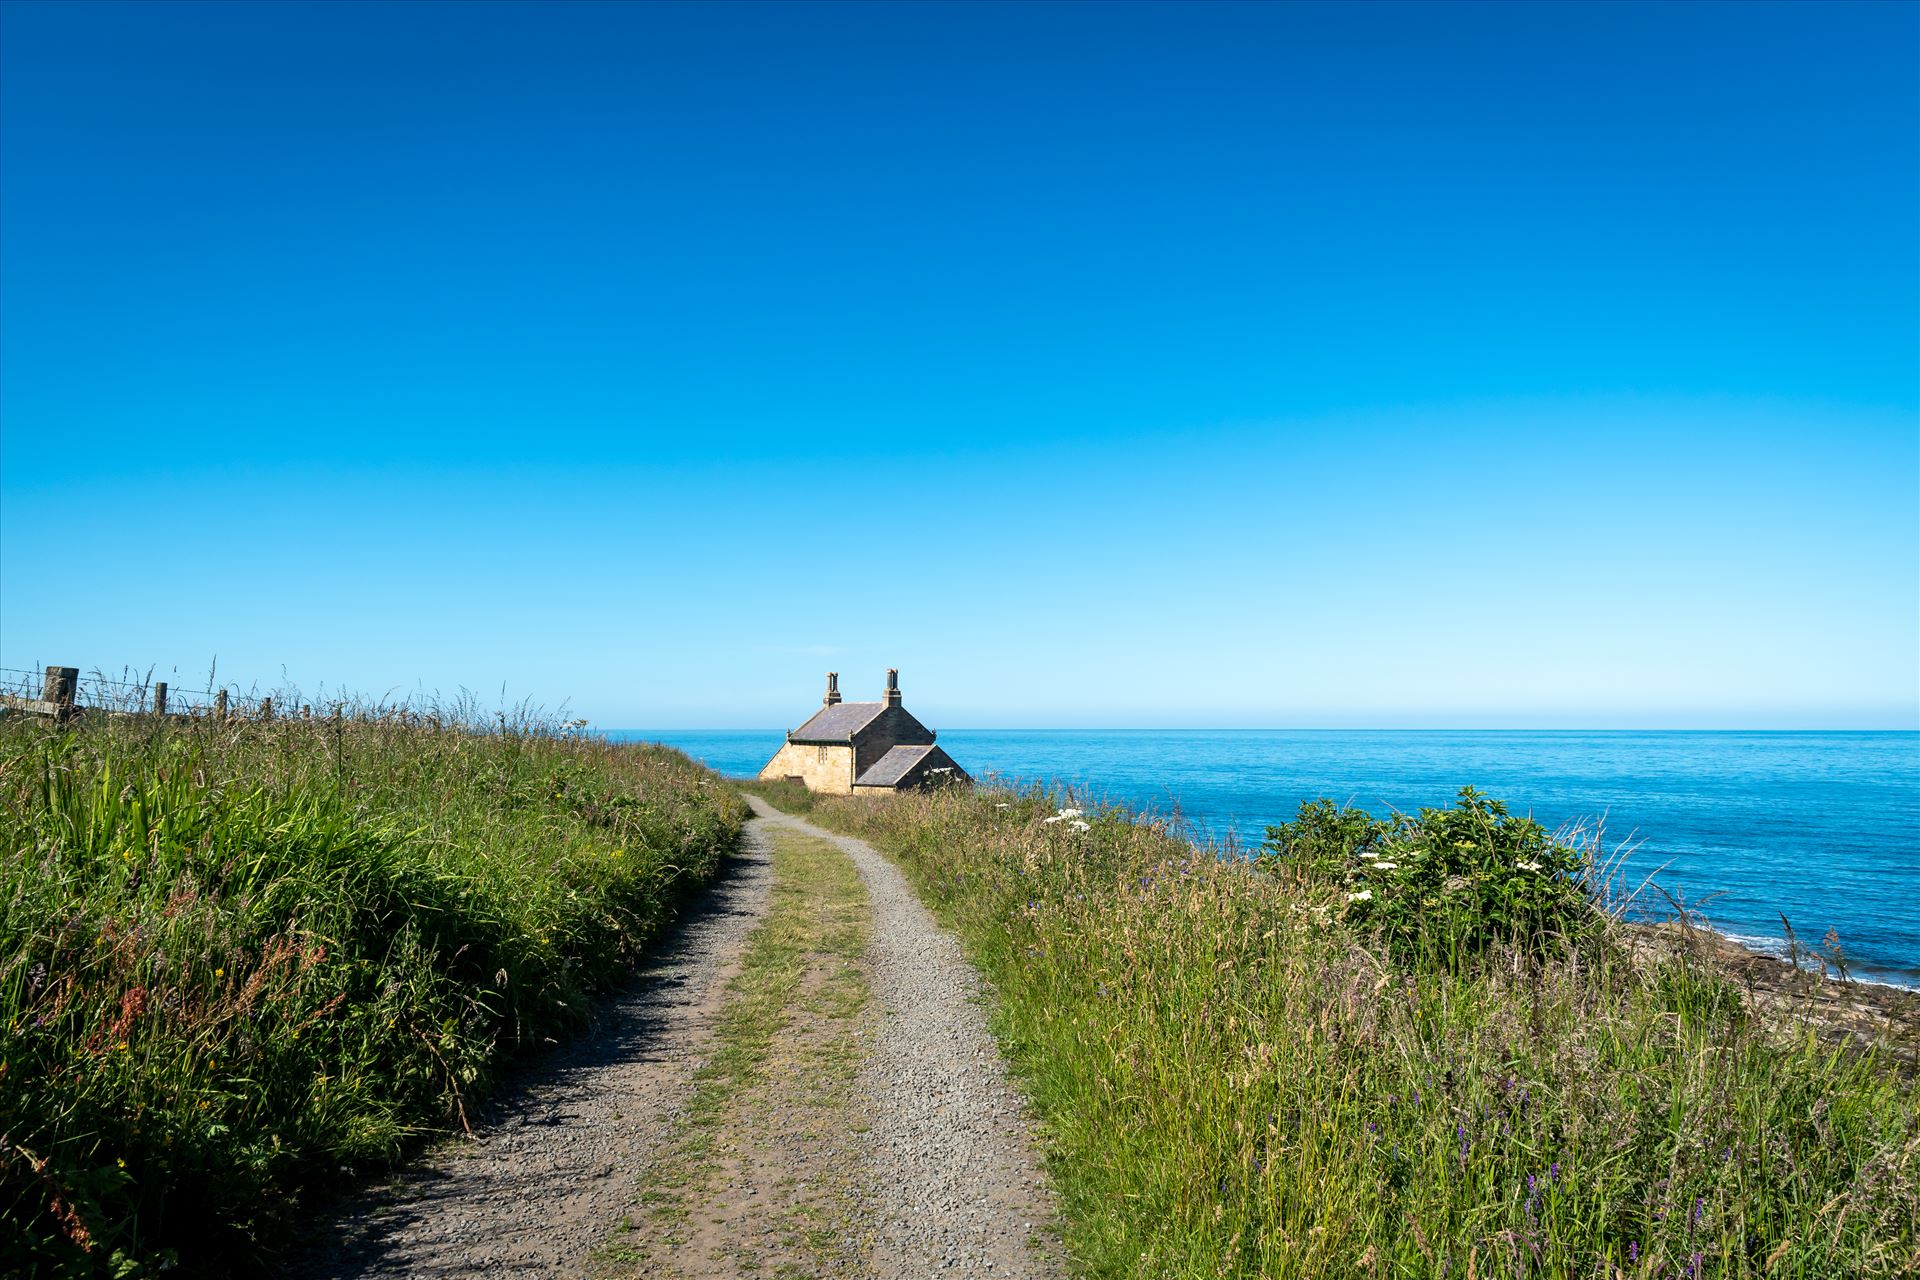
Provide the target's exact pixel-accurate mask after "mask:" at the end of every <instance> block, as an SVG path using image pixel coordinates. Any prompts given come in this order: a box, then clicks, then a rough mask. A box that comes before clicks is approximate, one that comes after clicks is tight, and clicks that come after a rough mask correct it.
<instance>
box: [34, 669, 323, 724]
mask: <svg viewBox="0 0 1920 1280" xmlns="http://www.w3.org/2000/svg"><path fill="white" fill-rule="evenodd" d="M168 674H169V675H173V673H168ZM195 679H196V681H197V682H198V683H199V684H200V687H194V686H193V685H182V684H181V683H179V679H178V677H177V675H173V678H172V679H165V678H161V677H159V676H158V675H156V673H155V671H154V670H153V669H148V670H147V671H144V672H142V671H138V670H136V669H134V668H132V667H123V668H122V669H121V670H120V671H119V673H117V674H109V673H107V672H106V671H104V670H99V669H95V670H93V671H81V670H80V669H79V668H77V667H45V668H42V669H38V670H35V669H31V668H26V667H0V710H10V711H16V712H25V713H28V714H37V715H54V716H57V717H60V718H65V717H67V716H72V715H76V714H81V713H85V712H106V713H110V714H114V715H171V716H249V717H257V716H273V715H289V714H291V715H309V716H310V715H312V714H313V707H312V705H311V704H310V703H306V702H299V703H297V704H290V701H289V700H288V699H286V698H284V697H281V698H276V697H275V695H274V694H273V693H262V692H260V691H259V690H258V689H257V688H249V689H243V688H241V687H240V686H239V685H238V684H234V683H224V684H223V683H219V682H217V681H216V680H215V679H214V677H213V676H212V675H211V674H209V675H207V676H205V677H196V678H195ZM342 705H343V704H342V703H339V702H335V703H333V704H331V705H328V706H324V707H323V708H322V714H332V713H333V712H334V710H335V708H337V707H341V706H342Z"/></svg>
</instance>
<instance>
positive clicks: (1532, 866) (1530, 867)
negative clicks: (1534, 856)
mask: <svg viewBox="0 0 1920 1280" xmlns="http://www.w3.org/2000/svg"><path fill="white" fill-rule="evenodd" d="M1513 865H1514V866H1516V867H1518V868H1519V869H1520V870H1522V871H1538V870H1539V869H1540V864H1539V863H1537V862H1516V863H1514V864H1513Z"/></svg>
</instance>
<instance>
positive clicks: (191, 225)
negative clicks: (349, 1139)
mask: <svg viewBox="0 0 1920 1280" xmlns="http://www.w3.org/2000/svg"><path fill="white" fill-rule="evenodd" d="M1917 40H1920V8H1916V7H1915V6H1912V5H1904V4H1885V5H1866V6H1846V5H1821V6H1785V5H1769V6H1756V7H1741V6H1734V5H1714V6H1703V7H1688V6H1627V5H1619V6H1611V5H1609V6H1547V5H1540V6H1509V5H1501V6H1488V7H1477V6H1467V7H1443V6H1438V5H1433V6H1409V7H1396V6H1386V5H1356V6H1347V7H1328V8H1321V7H1314V6H1274V7H1252V6H1211V7H1202V6H1180V7H1151V6H1145V5H1132V6H1120V7H1111V8H1108V7H1098V6H1092V5H1077V6H1067V7H1043V6H1011V5H1009V6H954V7H948V6H915V7H906V6H901V7H880V6H873V5H861V6H852V7H806V6H800V5H769V6H758V7H722V6H707V7H686V8H676V7H664V6H647V7H639V6H635V7H617V6H612V5H580V6H563V5H552V6H540V7H534V6H525V7H523V6H514V5H485V6H472V7H461V6H457V5H450V4H449V5H426V6H383V5H377V4H360V5H324V6H303V5H280V6H266V5H257V6H240V5H232V6H228V5H219V6H179V5H166V4H140V5H133V6H113V5H86V6H82V5H54V6H42V5H34V4H22V3H14V4H9V5H7V6H6V7H5V9H4V10H3V11H0V156H4V163H0V666H7V667H30V666H34V665H37V664H42V663H46V662H54V661H61V662H68V663H72V664H75V665H80V666H83V667H88V668H92V667H96V666H99V667H105V668H110V669H117V668H119V667H120V666H122V665H123V664H132V665H134V666H137V667H140V668H145V667H147V666H149V665H152V666H156V667H158V668H159V671H160V672H161V673H162V674H166V673H169V672H172V671H175V670H177V671H178V672H179V673H181V675H182V677H184V678H189V679H190V677H191V676H193V675H199V674H202V673H204V672H205V670H206V668H207V666H208V664H209V662H210V661H211V660H213V659H214V658H215V657H216V656H217V658H218V660H219V664H220V669H221V672H222V674H223V675H224V676H227V677H231V678H233V679H235V680H238V681H240V682H241V683H242V684H252V683H254V682H256V681H257V682H259V683H260V684H262V685H271V684H277V683H280V682H282V681H283V680H285V681H291V682H293V683H295V684H298V685H300V686H302V687H305V688H307V689H309V690H311V689H314V688H316V687H318V686H321V685H323V684H324V685H327V686H329V687H337V686H346V687H349V688H353V689H357V690H362V691H366V692H371V693H376V694H381V693H387V692H389V691H395V692H399V693H406V692H409V691H422V690H427V691H431V690H441V691H451V690H454V689H457V688H461V687H466V688H470V689H476V690H480V691H482V692H483V693H484V694H485V695H486V696H487V697H488V698H489V699H492V698H497V697H499V696H500V695H501V691H502V690H503V689H504V690H505V691H506V695H507V697H508V698H509V699H518V698H522V697H527V698H532V699H534V700H535V701H537V702H541V703H545V704H548V705H558V704H560V703H562V702H563V701H565V702H566V703H567V704H568V705H570V706H571V707H572V708H573V709H574V710H575V711H576V712H577V713H578V714H580V715H583V716H587V717H590V718H591V719H592V720H594V721H595V722H596V723H598V724H602V725H607V726H634V727H644V726H653V727H695V726H698V727H731V726H742V727H748V726H750V727H765V726H777V725H784V724H791V723H795V722H797V720H798V718H799V717H800V716H802V715H804V714H805V711H806V708H807V707H808V706H809V705H810V704H811V703H812V702H813V701H814V700H815V699H816V698H817V696H818V688H819V685H820V683H821V673H822V672H823V671H824V670H826V669H827V668H829V667H832V668H835V669H838V670H839V671H841V672H842V673H843V679H842V683H843V685H844V686H845V687H846V688H847V690H848V693H849V694H850V695H851V696H874V694H875V693H876V692H877V689H878V687H879V684H880V680H881V675H882V672H883V671H884V669H885V668H886V667H888V666H898V667H900V668H901V669H902V671H903V685H904V687H905V689H906V692H907V697H908V702H909V705H910V706H913V707H915V708H916V709H918V710H921V711H922V712H923V713H924V714H925V715H926V718H928V719H929V720H930V721H931V722H933V723H935V724H936V725H938V726H941V727H965V726H975V727H979V726H1025V725H1088V726H1103V725H1144V726H1151V725H1183V726H1200V725H1249V726H1251V725H1260V726H1295V725H1300V726H1343V725H1356V726H1363V725H1393V726H1409V727H1418V726H1478V725H1515V726H1533V725H1544V726H1559V727H1610V726H1623V727H1624V726H1634V727H1666V726H1693V727H1731V726H1758V727H1782V728H1785V727H1802V726H1819V727H1906V728H1910V727H1914V726H1915V725H1916V723H1920V425H1917V424H1920V85H1917V83H1916V61H1915V58H1914V52H1913V51H1914V48H1915V47H1916V41H1917Z"/></svg>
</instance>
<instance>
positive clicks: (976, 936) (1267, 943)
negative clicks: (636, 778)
mask: <svg viewBox="0 0 1920 1280" xmlns="http://www.w3.org/2000/svg"><path fill="white" fill-rule="evenodd" d="M810 816H811V817H812V819H813V820H815V821H818V822H823V823H825V824H826V825H829V826H832V827H834V828H836V829H839V830H842V831H846V832H849V833H853V834H857V835H860V836H863V837H865V838H867V839H868V840H870V841H871V842H873V843H874V844H876V845H877V846H878V847H880V848H881V849H883V850H885V851H887V852H889V853H890V854H891V855H893V856H894V857H895V858H897V859H898V860H899V861H900V863H901V864H902V865H903V866H904V867H905V868H906V870H907V871H908V873H909V874H910V875H911V876H912V878H913V879H914V881H915V882H916V884H917V886H918V888H919V890H920V892H921V893H922V895H923V896H924V897H925V899H926V900H927V901H928V902H929V903H930V904H932V905H933V906H934V907H935V909H936V910H937V911H938V912H940V913H941V914H942V915H943V917H944V918H945V920H946V922H947V923H948V924H949V925H950V926H951V927H952V928H954V929H955V930H956V932H957V933H958V934H959V936H960V937H961V939H962V940H963V942H964V944H965V945H966V947H967V949H968V952H969V954H970V957H971V958H972V959H973V961H974V962H975V963H976V964H977V965H979V966H980V968H981V969H982V970H983V971H984V972H985V973H986V975H987V976H988V977H989V978H990V979H991V981H992V983H993V984H994V986H995V987H996V989H997V993H998V995H997V1008H996V1011H995V1018H996V1031H997V1033H998V1034H999V1035H1000V1037H1001V1039H1002V1043H1003V1045H1004V1046H1005V1048H1006V1049H1007V1051H1008V1053H1009V1056H1010V1058H1011V1059H1012V1060H1013V1062H1014V1065H1015V1068H1016V1070H1017V1071H1018V1072H1019V1073H1020V1074H1021V1076H1022V1077H1023V1080H1024V1084H1025V1087H1026V1088H1027V1090H1028V1092H1029V1094H1030V1096H1031V1097H1032V1098H1033V1100H1034V1102H1035V1105H1036V1107H1037V1109H1038V1110H1039V1112H1040V1114H1041V1116H1042V1117H1043V1119H1044V1121H1045V1122H1046V1125H1047V1129H1048V1134H1049V1148H1050V1149H1049V1162H1050V1166H1051V1170H1052V1172H1053V1176H1054V1179H1055V1181H1056V1184H1057V1186H1058V1188H1059V1191H1060V1195H1061V1199H1062V1205H1063V1212H1064V1215H1065V1219H1066V1221H1065V1224H1064V1227H1065V1232H1066V1238H1067V1242H1068V1244H1069V1247H1070V1248H1071V1249H1072V1251H1073V1253H1074V1254H1075V1255H1076V1257H1077V1258H1078V1260H1079V1262H1080V1264H1081V1265H1082V1267H1083V1268H1084V1269H1085V1270H1086V1271H1087V1272H1088V1273H1089V1274H1094V1275H1107V1276H1140V1277H1164V1276H1194V1277H1200V1276H1216V1275H1229V1274H1231V1275H1259V1276H1271V1277H1315V1278H1319V1277H1334V1276H1340V1277H1347V1276H1368V1277H1386V1276H1405V1277H1435V1276H1453V1277H1494V1276H1515V1277H1518V1276H1566V1277H1602V1278H1606V1280H1612V1278H1613V1277H1619V1276H1627V1277H1662V1278H1663V1280H1664V1278H1667V1277H1686V1278H1688V1280H1698V1277H1703V1276H1715V1277H1720V1276H1726V1277H1734V1276H1738V1277H1749V1276H1751V1277H1781V1276H1793V1277H1805V1278H1806V1280H1824V1278H1826V1277H1833V1276H1842V1275H1845V1276H1894V1275H1912V1274H1915V1273H1916V1271H1920V1229H1917V1228H1916V1225H1915V1224H1916V1222H1917V1221H1920V1111H1917V1109H1916V1102H1915V1097H1914V1094H1913V1092H1912V1089H1911V1087H1910V1084H1908V1083H1906V1082H1904V1081H1903V1080H1902V1078H1901V1076H1900V1075H1899V1074H1898V1073H1897V1072H1895V1071H1893V1070H1891V1069H1890V1068H1889V1065H1888V1064H1887V1063H1886V1062H1884V1061H1881V1060H1879V1059H1877V1058H1876V1056H1875V1054H1874V1053H1872V1052H1867V1053H1864V1054H1863V1053H1860V1052H1858V1051H1855V1050H1853V1049H1848V1048H1841V1047H1836V1046H1833V1045H1829V1044H1826V1043H1823V1042H1822V1041H1820V1040H1818V1039H1817V1038H1815V1036H1814V1035H1813V1034H1812V1033H1811V1032H1810V1031H1808V1030H1806V1029H1804V1028H1801V1029H1798V1030H1795V1029H1791V1028H1782V1027H1781V1026H1779V1025H1774V1024H1770V1023H1767V1022H1765V1021H1763V1020H1761V1019H1758V1018H1756V1017H1754V1016H1752V1015H1751V1013H1750V1011H1749V1009H1748V1008H1747V1005H1746V1003H1745V1001H1744V1000H1743V998H1742V996H1741V993H1740V992H1739V991H1738V990H1737V989H1735V988H1734V987H1732V986H1731V985H1730V984H1728V983H1727V982H1726V981H1724V980H1723V979H1722V978H1721V977H1720V976H1719V975H1718V974H1717V973H1716V972H1713V971H1710V970H1708V969H1704V968H1702V967H1699V966H1697V965H1695V964H1693V963H1690V962H1689V960H1688V959H1687V958H1686V957H1685V956H1676V957H1664V958H1653V959H1649V958H1648V957H1646V956H1645V955H1641V956H1640V957H1638V958H1635V957H1633V956H1632V955H1631V954H1630V952H1629V950H1628V948H1626V947H1624V946H1621V945H1618V939H1617V938H1615V937H1614V936H1612V931H1613V929H1614V926H1612V925H1610V924H1607V923H1605V922H1604V921H1602V922H1600V923H1598V924H1597V925H1596V926H1595V929H1596V936H1593V937H1591V938H1588V939H1587V940H1586V941H1585V942H1584V943H1583V944H1582V945H1579V946H1567V947H1559V948H1554V949H1551V950H1548V951H1546V952H1544V953H1542V952H1536V951H1528V950H1525V949H1522V948H1516V947H1513V946H1508V945H1493V946H1491V947H1490V948H1488V949H1487V950H1485V951H1484V952H1480V953H1476V954H1473V955H1471V956H1465V957H1463V956H1461V955H1460V954H1457V953H1456V954H1452V955H1450V956H1440V955H1437V954H1435V953H1433V952H1432V951H1427V952H1422V951H1420V950H1419V949H1417V948H1406V947H1402V946H1399V945H1397V944H1396V942H1395V939H1394V937H1393V936H1392V935H1391V934H1390V933H1388V932H1387V931H1386V929H1385V927H1384V926H1382V925H1380V924H1379V923H1378V916H1377V912H1376V914H1375V916H1373V917H1367V916H1363V915H1362V914H1361V913H1360V912H1358V911H1350V910H1349V908H1352V907H1354V906H1356V905H1358V904H1364V903H1368V902H1371V904H1372V905H1373V906H1374V907H1375V908H1377V907H1378V905H1379V904H1380V901H1381V899H1380V898H1378V897H1377V896H1375V897H1373V898H1371V899H1369V898H1366V897H1363V896H1361V892H1360V891H1357V890H1354V889H1353V888H1352V887H1351V886H1350V885H1348V884H1343V883H1342V882H1340V881H1339V880H1337V879H1335V880H1330V879H1328V878H1327V877H1325V876H1322V875H1315V874H1312V873H1311V872H1310V871H1307V870H1304V869H1300V868H1289V867H1286V866H1276V865H1274V864H1272V863H1267V864H1254V863H1248V862H1244V861H1234V862H1229V861H1223V860H1221V859H1218V858H1216V857H1214V856H1213V855H1211V854H1209V853H1207V852H1205V851H1197V850H1194V849H1193V848H1192V847H1191V846H1189V845H1188V844H1186V843H1185V842H1184V841H1182V840H1180V839H1178V838H1177V836H1176V834H1175V833H1173V832H1170V831H1169V830H1167V829H1166V828H1165V827H1164V826H1163V825H1159V824H1154V823H1145V822H1141V823H1136V822H1133V821H1130V820H1128V819H1127V818H1126V817H1125V815H1122V814H1118V813H1089V814H1085V815H1077V814H1076V815H1074V817H1073V819H1072V820H1070V821H1069V820H1063V818H1062V816H1061V815H1060V814H1058V813H1056V811H1055V810H1054V808H1053V807H1052V806H1051V804H1050V802H1049V801H1048V800H1047V798H1046V797H1043V796H1041V795H1038V794H1026V795H1016V794H1009V793H1005V792H994V791H987V790H982V791H977V792H971V793H969V792H962V791H950V792H946V793H942V794H935V795H929V796H918V797H901V798H899V799H893V800H887V801H872V800H851V799H839V798H828V797H817V798H815V801H814V803H813V805H812V810H811V815H810ZM1048 819H1053V821H1048ZM1448 821H1452V819H1451V818H1450V819H1448ZM1082 828H1084V829H1082ZM1409 847H1411V846H1409ZM1462 847H1464V846H1462ZM1356 865H1357V862H1356ZM1387 874H1391V872H1388V873H1387ZM1466 882H1467V881H1465V880H1461V881H1459V883H1466ZM1453 883H1455V882H1454V881H1452V880H1449V881H1448V882H1447V886H1448V887H1450V886H1451V885H1452V884H1453ZM1370 919H1371V920H1372V921H1373V922H1372V923H1369V920H1370Z"/></svg>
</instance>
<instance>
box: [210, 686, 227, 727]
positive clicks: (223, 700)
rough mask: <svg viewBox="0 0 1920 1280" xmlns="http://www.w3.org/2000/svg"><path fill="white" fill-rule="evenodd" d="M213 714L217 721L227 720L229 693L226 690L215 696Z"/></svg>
mask: <svg viewBox="0 0 1920 1280" xmlns="http://www.w3.org/2000/svg"><path fill="white" fill-rule="evenodd" d="M213 714H214V718H215V719H217V720H225V719H226V718H227V691H226V690H225V689H222V690H221V691H220V692H219V693H217V694H215V695H214V698H213Z"/></svg>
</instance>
